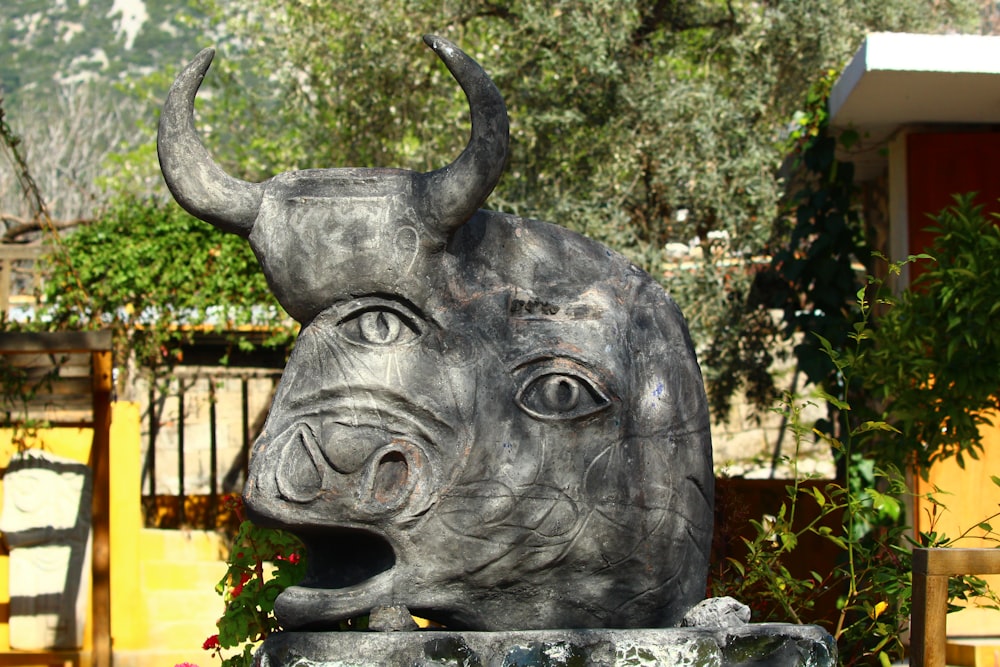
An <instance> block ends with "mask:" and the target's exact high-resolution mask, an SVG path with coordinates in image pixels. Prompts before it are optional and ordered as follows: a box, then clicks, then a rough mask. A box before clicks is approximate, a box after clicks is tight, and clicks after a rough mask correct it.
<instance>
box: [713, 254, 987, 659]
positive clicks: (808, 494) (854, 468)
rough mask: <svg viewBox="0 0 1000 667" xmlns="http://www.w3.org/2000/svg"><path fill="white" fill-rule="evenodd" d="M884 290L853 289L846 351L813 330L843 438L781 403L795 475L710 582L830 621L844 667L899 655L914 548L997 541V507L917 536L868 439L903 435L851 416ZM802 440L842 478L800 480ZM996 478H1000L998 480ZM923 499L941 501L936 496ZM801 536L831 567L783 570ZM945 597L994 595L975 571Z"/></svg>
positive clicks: (889, 467) (873, 283) (775, 614)
mask: <svg viewBox="0 0 1000 667" xmlns="http://www.w3.org/2000/svg"><path fill="white" fill-rule="evenodd" d="M915 259H917V258H916V257H914V258H910V260H909V261H913V260H915ZM900 266H901V265H900V264H893V265H890V272H891V273H898V272H899V268H900ZM881 286H882V283H881V281H880V280H877V279H875V278H869V280H868V284H867V285H866V286H865V287H863V288H862V289H860V290H859V291H858V292H857V295H856V298H857V305H858V312H859V316H860V319H859V320H858V322H856V323H855V324H854V326H853V327H852V330H851V331H850V332H849V333H848V334H847V336H846V338H847V340H848V341H849V345H847V346H846V347H845V348H844V349H843V350H838V349H836V348H835V347H834V346H833V344H832V343H831V342H830V341H829V340H827V339H826V338H824V337H823V336H819V335H817V336H816V338H817V341H818V343H819V345H820V347H821V349H822V350H823V351H824V353H825V354H826V355H827V357H828V358H829V360H830V363H831V364H832V367H833V368H834V369H835V373H836V376H837V377H838V378H839V383H838V385H839V387H841V390H840V392H839V394H837V395H834V394H832V393H830V392H827V391H825V390H823V389H820V390H818V392H819V398H820V399H822V400H824V401H826V402H827V403H828V404H830V405H831V406H832V407H833V408H834V410H835V414H837V415H839V417H840V419H841V420H842V423H841V425H840V428H839V429H838V431H839V433H841V435H840V436H839V437H837V436H834V435H833V434H831V432H830V431H829V430H827V429H818V428H816V427H813V426H809V425H806V424H804V423H803V422H802V419H801V411H802V408H803V405H804V404H803V403H801V402H797V401H796V400H794V399H793V398H792V397H786V398H785V399H784V402H783V404H782V407H781V408H780V410H781V411H782V412H783V413H784V415H785V416H786V417H787V419H788V423H789V425H790V428H791V431H792V433H793V435H794V441H795V454H794V455H793V457H792V459H791V463H792V467H793V471H794V474H793V480H792V481H791V482H790V483H789V484H788V485H787V486H786V497H785V500H784V501H783V502H782V503H781V505H780V507H779V509H778V511H777V513H776V515H775V516H773V517H769V518H768V519H767V520H758V519H754V520H752V521H751V523H752V526H753V529H754V532H753V536H752V537H750V538H743V540H742V541H743V546H744V547H745V552H744V553H745V555H742V556H730V557H729V558H728V559H727V560H726V562H725V563H724V564H722V566H721V570H720V571H718V572H717V573H716V576H714V577H713V580H712V588H713V594H715V595H722V594H726V595H732V596H733V597H736V598H741V599H747V600H753V601H754V604H755V607H756V608H755V611H756V613H757V618H756V620H759V621H761V620H782V621H791V622H796V623H801V622H811V623H819V624H821V625H825V626H827V628H828V629H829V630H830V632H831V633H832V634H833V636H834V638H835V639H836V641H837V644H838V649H839V652H840V658H841V661H842V663H843V664H845V665H852V664H868V663H869V662H871V661H873V660H877V661H878V663H880V664H883V665H889V664H890V663H891V662H892V661H894V660H897V659H899V658H900V657H902V653H903V644H902V641H901V636H902V634H903V632H904V631H905V630H906V628H907V627H908V623H909V614H910V596H911V589H912V584H911V559H910V549H911V548H912V547H913V546H920V547H944V546H952V545H954V544H956V543H957V542H959V541H960V540H962V539H965V538H967V537H978V538H981V539H983V538H985V539H988V540H992V541H995V542H1000V539H998V535H997V534H996V533H995V532H994V531H993V529H992V526H991V524H990V523H989V522H990V521H991V520H993V519H994V518H995V517H996V516H998V515H1000V513H996V514H994V515H992V516H990V517H986V518H984V519H983V520H982V521H978V522H976V523H975V524H973V526H971V527H970V528H969V529H968V530H966V531H964V532H963V533H962V534H960V535H958V536H957V537H954V538H949V537H947V536H945V535H943V534H940V533H938V532H936V531H935V530H934V527H933V525H932V527H931V529H930V530H928V531H925V532H923V533H922V534H920V535H919V536H917V537H915V538H914V537H913V536H912V529H911V528H910V527H908V526H906V525H905V522H904V521H903V520H902V519H903V516H904V514H903V512H902V508H903V501H904V499H905V498H906V497H907V496H908V495H910V491H909V489H908V487H907V485H906V481H905V477H904V475H903V474H902V472H901V471H900V468H899V467H897V466H896V465H895V464H894V463H893V461H892V457H891V456H886V457H879V456H878V452H879V451H880V450H879V448H878V447H876V446H875V443H879V444H880V445H884V443H885V442H886V441H890V440H892V439H895V438H902V437H903V434H902V433H901V432H900V430H899V429H897V428H896V427H895V426H893V425H892V424H890V423H889V422H887V421H882V420H874V419H867V418H865V417H864V416H860V415H856V414H855V412H863V411H856V410H854V409H853V406H852V404H851V403H850V401H849V399H848V396H847V391H848V388H849V387H853V386H855V385H856V380H857V376H859V375H862V374H863V371H862V369H866V367H867V364H868V363H869V362H870V358H871V355H872V350H873V340H874V339H875V334H874V332H873V328H872V326H871V324H872V315H873V310H874V309H873V303H874V304H879V305H881V306H883V307H885V306H891V305H892V304H893V303H895V302H896V301H895V299H892V298H882V297H881V296H880V291H881ZM869 291H871V292H872V293H873V296H872V297H869V296H868V294H869ZM927 418H929V419H934V418H935V415H934V414H933V413H930V414H928V415H927ZM809 436H814V437H817V438H820V439H822V440H823V441H825V442H827V443H828V444H829V445H830V446H831V447H832V448H833V449H834V451H835V452H836V453H837V455H838V456H840V457H841V458H842V460H844V461H845V462H846V464H847V465H846V470H847V479H846V480H845V481H843V482H842V483H841V482H832V481H831V482H829V483H827V484H825V485H823V486H818V485H815V484H808V485H807V484H805V483H804V480H803V479H802V478H801V477H800V476H799V475H798V473H797V468H796V461H797V458H798V449H799V447H800V445H801V443H802V442H803V440H804V438H806V437H809ZM995 481H996V482H997V483H1000V479H998V480H995ZM927 500H928V501H929V502H931V503H934V504H936V505H937V506H940V504H941V503H940V500H938V499H937V497H936V496H935V495H931V496H928V497H927ZM804 503H808V504H815V506H816V508H815V509H813V511H811V512H808V513H806V512H804V510H805V509H806V508H805V507H804V506H803V504H804ZM800 513H805V514H808V518H807V519H805V520H803V519H802V518H801V516H800ZM807 538H818V539H819V540H821V541H822V542H825V543H827V544H828V545H830V546H831V548H832V549H834V550H835V551H836V552H837V554H838V559H837V561H836V565H835V566H834V567H833V569H832V571H829V572H824V573H820V572H816V571H811V572H809V573H808V574H805V575H803V574H802V573H799V572H793V571H792V570H791V569H790V562H791V561H792V560H793V554H794V553H795V552H796V549H798V548H799V545H800V543H802V542H803V541H804V540H805V539H807ZM949 594H950V596H951V598H953V599H959V600H970V599H972V598H976V597H980V596H983V595H992V593H991V592H990V591H989V590H988V588H987V587H986V585H985V583H984V582H983V580H982V579H980V578H978V577H973V576H967V577H955V578H952V580H951V581H950V584H949ZM830 596H833V598H834V605H833V607H834V612H833V614H832V616H824V615H823V612H824V610H823V609H822V606H823V605H822V602H823V598H824V597H826V598H828V599H829V597H830ZM993 599H994V600H996V598H995V597H993ZM827 606H829V605H827Z"/></svg>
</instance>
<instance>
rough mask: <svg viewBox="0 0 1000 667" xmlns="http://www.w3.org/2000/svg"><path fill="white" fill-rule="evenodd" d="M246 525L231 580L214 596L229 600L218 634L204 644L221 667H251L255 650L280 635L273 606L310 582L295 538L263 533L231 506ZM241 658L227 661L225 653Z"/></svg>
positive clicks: (236, 503) (238, 504)
mask: <svg viewBox="0 0 1000 667" xmlns="http://www.w3.org/2000/svg"><path fill="white" fill-rule="evenodd" d="M228 502H229V504H230V506H231V509H232V510H233V511H234V512H235V513H236V515H237V517H238V518H239V519H240V520H241V522H240V528H239V532H238V533H237V535H236V539H235V540H234V541H233V546H232V549H231V551H230V553H229V558H228V560H227V563H228V566H229V568H228V570H227V571H226V575H225V576H224V577H223V578H222V579H221V580H220V581H219V583H218V584H216V587H215V590H216V592H217V593H219V595H221V596H223V599H224V600H225V604H226V607H225V612H224V613H223V615H222V618H220V619H219V621H218V623H217V625H218V628H219V632H218V634H215V635H212V636H211V637H209V638H208V639H206V640H205V643H204V645H203V646H202V648H204V649H205V650H207V651H211V652H212V654H213V655H214V656H216V657H219V658H222V667H251V665H252V664H253V651H254V648H255V647H256V645H257V644H258V643H259V642H261V641H263V640H264V639H265V638H267V636H268V635H269V634H271V633H272V632H275V631H277V630H279V629H280V627H279V625H278V621H277V619H275V617H274V600H275V599H276V598H277V597H278V594H279V593H281V591H283V590H285V589H286V588H287V587H289V586H292V585H294V584H297V583H298V582H299V581H301V580H302V577H303V576H305V567H306V565H305V559H304V558H303V556H302V554H303V553H304V552H305V548H304V546H303V545H302V542H300V541H299V539H298V538H297V537H295V536H294V535H292V534H290V533H286V532H283V531H280V530H274V529H270V528H261V527H260V526H257V525H255V524H253V523H252V522H251V521H249V520H247V519H246V516H245V515H244V512H243V506H242V501H241V500H240V499H239V498H238V497H236V498H232V499H231V500H230V501H228ZM234 648H238V649H239V652H237V653H234V654H232V655H229V656H228V657H223V651H224V650H228V649H234Z"/></svg>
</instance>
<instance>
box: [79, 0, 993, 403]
mask: <svg viewBox="0 0 1000 667" xmlns="http://www.w3.org/2000/svg"><path fill="white" fill-rule="evenodd" d="M196 5H197V6H196V7H195V9H194V10H191V9H186V10H184V11H183V12H182V15H183V16H182V17H181V18H177V17H172V18H171V21H173V23H178V22H179V23H178V25H183V26H184V28H185V34H190V29H191V28H192V27H197V26H201V28H202V30H203V31H204V32H205V33H206V34H208V35H211V37H209V40H210V41H213V42H215V45H216V47H217V48H218V49H219V51H220V57H218V58H217V60H216V63H215V65H214V66H213V69H212V71H211V72H210V73H209V76H208V77H207V78H206V83H205V87H204V89H203V93H202V94H201V95H200V96H199V100H198V112H199V121H198V127H199V129H200V131H201V132H202V133H203V135H204V136H205V140H206V143H207V144H208V145H209V148H210V150H211V151H212V152H213V154H214V155H215V156H216V158H217V159H218V160H219V161H220V162H222V163H223V164H224V165H225V166H226V167H227V169H228V170H229V171H230V172H231V173H233V174H234V175H238V176H240V177H243V178H248V179H250V180H262V179H264V178H267V177H269V176H271V175H272V174H274V173H276V172H279V171H284V170H288V169H299V168H308V167H337V166H391V167H404V168H412V169H420V170H428V169H433V168H437V167H439V166H441V165H443V164H445V163H447V162H449V161H450V160H452V159H453V158H454V157H455V156H456V155H457V154H458V152H459V151H460V150H461V148H462V147H463V145H464V143H465V140H466V136H467V134H466V132H467V125H466V123H467V117H468V110H467V108H466V102H465V100H464V98H463V96H462V94H461V91H460V90H459V88H458V86H457V85H455V83H454V81H453V80H452V79H451V77H450V76H449V75H448V73H447V71H446V70H445V68H444V67H443V66H442V65H441V63H439V62H438V61H437V59H436V58H434V57H433V55H432V54H431V53H430V52H429V51H428V50H426V49H425V48H424V46H423V44H422V42H421V41H420V35H421V34H424V33H437V34H441V35H443V36H445V37H447V38H449V39H451V40H453V41H455V42H456V43H458V44H459V45H460V46H461V47H462V48H463V49H465V50H466V51H467V52H469V53H470V54H471V55H473V56H474V57H475V58H476V59H477V60H479V61H480V62H481V63H482V64H483V65H484V67H485V68H486V69H487V71H488V72H489V73H490V74H491V76H492V77H493V78H494V80H495V81H496V83H497V85H498V86H499V88H500V90H501V92H502V93H503V95H504V97H505V99H506V101H507V105H508V107H509V111H510V117H511V136H512V156H511V162H510V166H509V168H508V170H507V172H506V174H505V176H504V178H503V179H502V181H501V182H500V184H499V186H498V187H497V189H496V192H495V194H494V195H493V197H492V199H491V200H490V202H489V205H490V206H492V207H494V208H499V209H502V210H507V211H510V212H513V213H517V214H520V215H524V216H528V217H537V218H541V219H546V220H550V221H553V222H556V223H559V224H562V225H564V226H567V227H570V228H572V229H575V230H578V231H581V232H583V233H585V234H587V235H589V236H591V237H594V238H596V239H597V240H599V241H602V242H604V243H606V244H608V245H610V246H611V247H613V248H615V249H617V250H619V251H621V252H623V253H624V254H626V255H627V256H628V257H629V258H631V259H632V260H633V261H635V262H636V263H637V264H638V265H640V266H641V267H643V268H644V269H646V270H647V271H649V272H650V273H651V274H653V275H654V276H657V277H659V278H660V279H661V280H662V281H663V282H664V284H665V285H666V286H667V288H668V289H669V290H670V291H671V292H672V293H673V295H674V297H675V298H676V299H677V300H678V301H679V302H680V304H681V306H682V308H683V310H684V311H685V313H686V315H687V317H688V319H689V322H690V324H691V328H692V333H693V334H694V337H695V340H696V343H697V344H698V346H699V348H700V349H701V350H702V351H707V354H706V355H704V357H703V359H704V360H705V362H706V363H705V364H704V365H705V366H706V375H707V377H708V379H709V380H710V383H717V385H718V386H719V387H720V388H721V389H720V391H719V392H716V393H717V395H720V396H723V395H726V396H728V395H729V394H731V393H732V392H734V391H737V390H740V389H742V388H744V387H745V386H747V378H750V380H751V387H754V388H756V390H758V393H759V394H760V397H761V400H765V399H766V398H768V397H769V396H770V394H769V385H768V383H767V381H766V379H767V377H768V375H767V370H766V369H767V367H768V365H769V364H770V362H771V360H772V359H771V356H772V353H771V352H770V348H769V347H768V345H767V342H768V340H769V338H768V336H772V335H773V333H774V324H773V322H772V321H771V320H770V317H769V315H768V314H767V312H766V309H765V308H764V306H765V305H766V304H765V303H764V302H762V301H761V300H759V299H755V297H752V295H751V290H750V284H751V281H752V279H753V275H754V271H753V270H752V267H753V266H754V259H755V258H759V257H761V256H766V255H767V254H768V253H770V252H771V251H772V250H773V249H774V248H775V247H777V244H778V243H779V242H780V241H782V240H784V237H782V238H777V240H776V237H775V234H774V230H773V222H774V221H775V220H776V219H778V220H781V219H783V218H782V208H781V198H782V195H783V192H784V184H783V182H782V177H781V176H782V175H781V172H780V171H779V168H780V165H781V161H782V157H783V151H784V150H785V148H786V147H787V142H786V141H785V139H786V137H787V135H788V128H789V126H790V123H791V122H792V121H793V118H794V117H795V112H796V110H797V109H800V108H801V107H802V106H803V103H804V100H805V97H806V94H807V91H808V90H809V86H810V83H811V82H812V81H814V80H816V79H817V78H818V77H819V76H820V75H821V74H822V73H823V72H826V71H828V70H829V69H830V68H839V67H840V66H841V65H842V64H843V63H845V62H846V60H847V59H848V57H849V56H850V55H851V53H852V52H853V50H854V49H855V48H857V45H858V44H860V42H861V40H862V38H863V35H864V34H865V33H866V32H868V31H872V30H941V29H952V28H955V27H959V28H961V27H964V26H968V25H971V24H970V23H969V22H970V21H972V20H974V19H975V15H974V11H973V10H974V6H975V3H974V2H973V1H972V0H956V1H955V2H949V3H940V2H936V1H932V0H894V1H893V2H889V3H887V2H882V1H876V0H860V1H859V0H851V1H848V0H837V1H834V2H819V1H818V0H797V1H794V2H782V3H777V2H751V1H750V0H697V1H694V2H689V1H680V0H626V1H621V0H594V1H593V2H587V3H580V2H571V1H569V0H555V1H552V0H547V1H546V2H541V1H540V0H511V1H509V2H497V1H495V0H447V1H445V2H440V1H439V2H430V1H429V0H406V1H405V2H399V3H375V4H371V3H368V4H359V3H349V2H344V1H342V0H334V1H330V2H289V1H288V0H253V1H252V2H247V3H239V4H236V3H226V2H222V1H221V0H218V1H216V0H200V2H198V3H196ZM95 6H96V5H95ZM164 20H165V21H166V20H167V17H164ZM173 23H171V24H173ZM157 34H158V33H157ZM151 35H152V33H151ZM160 37H162V35H161V36H160ZM150 39H154V40H155V39H159V38H158V37H156V35H152V36H151V37H150ZM161 42H162V40H161ZM157 44H160V42H157ZM200 46H203V44H194V43H191V44H190V47H189V53H187V54H186V55H184V56H183V57H178V58H177V67H180V65H181V64H182V63H183V62H185V61H187V60H188V59H190V57H193V55H194V53H195V51H196V50H197V48H199V47H200ZM153 50H154V51H156V50H157V49H153ZM157 53H158V55H157V57H159V58H162V56H163V54H162V53H159V52H157ZM175 74H176V69H174V70H171V71H166V70H157V71H154V72H153V73H152V74H150V75H149V76H148V77H146V78H145V79H143V80H142V81H141V82H139V83H133V84H131V85H130V86H129V89H130V90H131V92H132V93H133V94H134V95H135V96H136V97H137V98H138V99H140V100H142V101H144V102H146V103H148V104H149V109H150V111H149V112H148V113H147V114H146V118H147V122H146V123H144V124H143V126H142V127H141V128H140V130H138V132H141V134H142V135H143V136H145V137H146V138H147V141H146V142H144V143H142V144H141V145H138V146H137V147H134V148H132V149H131V150H130V151H129V152H125V151H123V152H122V153H120V154H119V155H118V156H117V158H113V159H112V162H111V164H112V165H113V167H114V169H115V176H114V178H113V179H111V180H109V181H107V182H106V184H107V185H108V186H109V190H110V191H112V192H121V191H123V190H124V191H127V192H130V193H132V194H133V196H134V195H136V194H139V195H140V196H144V195H145V194H146V193H148V192H149V191H150V189H151V188H153V187H154V184H155V183H156V181H157V180H158V177H157V175H156V169H155V164H156V163H155V159H154V157H153V153H154V151H153V144H152V140H153V134H154V128H155V123H154V121H155V112H154V111H153V109H154V107H158V105H159V103H160V100H162V97H163V94H164V93H165V90H166V88H167V86H168V85H169V83H170V81H171V80H172V78H173V76H174V75H175ZM158 194H159V196H161V197H162V196H163V195H164V193H163V191H162V188H161V189H159V190H158ZM121 201H126V200H121ZM131 201H133V202H134V201H136V200H135V199H134V198H133V199H132V200H131ZM164 205H165V206H168V207H172V206H174V205H173V204H172V203H168V204H164ZM122 214H123V213H122V212H121V210H120V209H119V210H118V212H115V213H113V214H111V216H112V217H120V216H121V215H122ZM148 214H149V211H148V209H146V208H144V206H138V207H137V208H136V210H135V215H136V216H137V217H138V218H143V217H144V216H147V215H148ZM164 215H165V214H164ZM197 224H200V223H197ZM142 228H143V227H142V225H138V226H136V227H135V229H136V230H138V229H142ZM779 231H781V233H782V234H787V231H786V227H785V225H779ZM206 233H207V234H209V235H210V237H211V238H213V239H215V238H217V237H216V236H214V235H215V234H218V233H217V232H214V231H211V230H209V231H207V232H206ZM710 233H711V234H712V236H711V238H710ZM779 237H780V235H779ZM158 238H159V239H160V240H161V241H162V240H165V238H166V237H162V238H161V237H157V236H153V237H152V238H151V241H152V242H156V241H157V239H158ZM172 242H176V243H179V244H181V245H180V246H176V247H179V248H182V249H183V252H181V253H180V254H181V255H190V256H195V255H197V253H198V252H199V251H198V250H197V249H196V248H195V244H198V243H205V242H206V240H205V239H203V238H201V237H200V236H198V235H193V236H191V237H190V238H187V239H184V240H182V239H180V238H176V239H172ZM669 242H675V243H676V242H680V243H684V244H695V243H700V244H701V246H702V248H704V249H705V251H704V252H703V258H704V259H703V260H702V261H699V262H697V263H694V264H693V265H691V266H682V267H678V266H675V265H674V264H671V263H670V262H669V261H668V257H667V255H666V254H665V251H664V248H665V244H667V243H669ZM215 243H218V242H217V241H216V242H215ZM74 248H76V250H75V252H84V250H83V246H74ZM189 249H190V250H191V252H188V250H189ZM161 250H162V251H163V252H165V253H168V254H169V253H171V252H176V250H175V248H171V247H167V246H161ZM74 261H75V260H74ZM81 261H84V262H85V261H86V259H85V258H81ZM242 275H245V274H242V273H239V272H238V273H236V274H234V276H236V277H235V278H234V280H237V281H238V280H239V276H242ZM204 278H205V277H204V276H203V274H201V273H200V272H199V270H196V271H193V272H191V273H189V274H188V276H187V279H186V281H185V284H188V285H191V286H192V288H193V289H197V288H196V287H195V286H197V285H200V284H203V283H201V282H200V281H202V280H203V279H204ZM222 294H223V293H222V292H220V293H219V295H218V296H216V295H215V294H211V293H209V292H208V291H207V290H202V291H201V292H200V293H199V298H201V299H203V301H202V302H201V303H202V305H204V306H207V305H209V304H210V303H211V304H219V303H222V302H221V301H219V299H221V298H222V296H221V295H222ZM234 296H239V295H234ZM159 297H162V298H166V299H172V298H175V295H173V294H171V293H167V292H164V293H158V298H159ZM227 298H228V297H227ZM254 298H256V297H254ZM244 305H246V304H244ZM158 306H159V308H160V310H159V312H162V313H167V312H170V308H171V307H172V306H171V304H169V303H163V304H158ZM109 312H110V311H109ZM746 332H755V333H757V334H758V335H757V337H756V338H753V337H751V336H747V335H745V334H746ZM718 406H719V410H718V411H717V414H718V416H724V412H725V406H726V401H725V400H722V401H720V402H718Z"/></svg>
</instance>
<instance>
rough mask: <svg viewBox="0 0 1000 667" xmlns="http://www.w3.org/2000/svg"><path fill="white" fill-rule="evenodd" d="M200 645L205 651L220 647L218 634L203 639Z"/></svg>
mask: <svg viewBox="0 0 1000 667" xmlns="http://www.w3.org/2000/svg"><path fill="white" fill-rule="evenodd" d="M201 647H202V648H203V649H205V650H206V651H212V650H215V649H219V648H222V647H221V646H220V645H219V635H212V636H211V637H209V638H208V639H206V640H205V643H204V644H202V645H201Z"/></svg>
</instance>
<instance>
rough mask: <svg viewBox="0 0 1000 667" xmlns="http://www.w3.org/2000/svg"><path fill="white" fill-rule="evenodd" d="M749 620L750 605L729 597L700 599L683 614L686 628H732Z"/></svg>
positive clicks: (683, 624)
mask: <svg viewBox="0 0 1000 667" xmlns="http://www.w3.org/2000/svg"><path fill="white" fill-rule="evenodd" d="M749 622H750V607H748V606H746V605H745V604H743V603H742V602H740V601H739V600H734V599H733V598H731V597H721V598H709V599H707V600H702V601H701V602H699V603H698V604H696V605H695V606H694V607H692V608H691V610H690V611H688V613H686V614H684V619H683V621H682V622H681V625H682V626H684V627H687V628H732V627H739V626H741V625H746V624H747V623H749Z"/></svg>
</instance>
